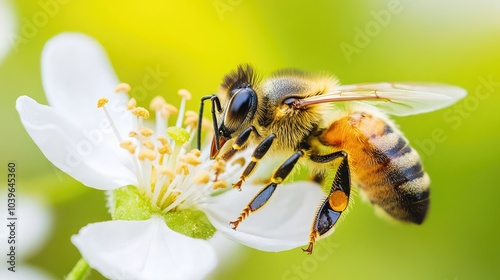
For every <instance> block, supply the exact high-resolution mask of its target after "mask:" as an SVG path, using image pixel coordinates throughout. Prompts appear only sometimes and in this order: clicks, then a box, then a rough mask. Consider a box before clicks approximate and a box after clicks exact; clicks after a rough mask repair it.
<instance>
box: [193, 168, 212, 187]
mask: <svg viewBox="0 0 500 280" xmlns="http://www.w3.org/2000/svg"><path fill="white" fill-rule="evenodd" d="M209 181H210V175H209V173H208V171H205V170H202V171H200V172H198V173H196V175H195V176H194V178H193V183H195V184H206V183H208V182H209Z"/></svg>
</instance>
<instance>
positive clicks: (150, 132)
mask: <svg viewBox="0 0 500 280" xmlns="http://www.w3.org/2000/svg"><path fill="white" fill-rule="evenodd" d="M139 133H140V134H141V135H142V136H146V137H149V136H151V135H153V133H154V132H153V130H152V129H150V128H147V127H143V128H141V129H139Z"/></svg>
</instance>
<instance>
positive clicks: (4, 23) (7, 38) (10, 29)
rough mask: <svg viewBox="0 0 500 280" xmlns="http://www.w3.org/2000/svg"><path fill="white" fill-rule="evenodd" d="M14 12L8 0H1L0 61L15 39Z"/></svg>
mask: <svg viewBox="0 0 500 280" xmlns="http://www.w3.org/2000/svg"><path fill="white" fill-rule="evenodd" d="M14 34H15V21H14V13H13V11H12V8H11V5H9V3H8V1H5V0H0V61H2V58H3V57H4V56H5V55H6V54H7V52H8V51H9V49H10V47H11V44H12V43H13V40H15V38H14V37H15V36H14Z"/></svg>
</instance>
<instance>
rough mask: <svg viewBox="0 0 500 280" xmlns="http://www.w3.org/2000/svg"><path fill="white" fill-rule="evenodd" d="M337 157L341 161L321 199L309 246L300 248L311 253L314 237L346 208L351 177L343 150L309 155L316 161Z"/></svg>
mask: <svg viewBox="0 0 500 280" xmlns="http://www.w3.org/2000/svg"><path fill="white" fill-rule="evenodd" d="M339 157H340V158H342V162H341V163H340V165H339V166H338V168H337V172H336V173H335V178H334V179H333V183H332V188H331V190H330V194H329V195H328V197H327V198H326V199H325V201H323V203H322V204H321V206H320V208H319V210H318V212H317V214H316V217H315V219H314V224H313V228H312V230H311V234H310V235H309V246H308V247H307V249H302V250H303V251H304V252H307V253H309V254H311V253H312V250H313V247H314V243H315V241H316V238H317V237H319V236H321V235H324V234H326V233H327V232H329V231H330V230H331V229H332V228H333V226H334V225H335V223H337V221H338V219H339V218H340V215H341V214H342V212H343V211H344V210H345V209H346V208H347V204H348V203H349V195H350V193H351V177H350V172H349V164H348V162H347V154H346V153H345V152H343V151H340V152H335V153H332V154H328V155H322V156H320V155H311V157H310V158H311V160H312V161H315V162H318V163H327V162H331V161H333V160H335V159H337V158H339Z"/></svg>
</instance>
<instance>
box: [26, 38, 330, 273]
mask: <svg viewBox="0 0 500 280" xmlns="http://www.w3.org/2000/svg"><path fill="white" fill-rule="evenodd" d="M42 75H43V77H42V78H43V85H44V88H45V92H46V96H47V99H48V102H49V104H50V105H51V106H50V107H49V106H45V105H40V104H38V103H37V102H36V101H34V100H33V99H31V98H29V97H26V96H21V97H19V98H18V100H17V110H18V112H19V115H20V117H21V121H22V123H23V125H24V126H25V128H26V130H27V131H28V133H29V134H30V136H31V137H32V138H33V140H34V141H35V143H36V144H37V145H38V146H39V148H40V149H41V151H42V152H43V153H44V155H45V156H46V157H47V158H48V159H49V160H50V161H51V162H52V163H53V164H54V165H56V166H57V167H58V168H60V169H61V170H63V171H64V172H66V173H68V174H69V175H71V176H72V177H74V178H75V179H77V180H79V181H80V182H82V183H83V184H84V185H86V186H89V187H93V188H97V189H101V190H108V191H110V192H109V193H110V195H109V198H110V199H109V201H110V203H109V206H110V212H111V214H112V216H113V219H114V220H113V221H107V222H101V223H94V224H90V225H87V226H86V227H84V228H83V229H82V230H81V231H80V232H79V234H78V235H75V236H74V237H73V238H72V241H73V243H74V244H75V245H76V246H77V247H78V249H79V250H80V252H81V253H82V255H83V257H84V258H85V259H86V260H87V261H88V263H89V264H90V266H91V267H92V268H95V269H97V270H99V271H100V272H101V273H102V274H103V275H105V276H106V277H109V278H113V279H116V278H119V279H124V278H125V279H127V278H131V279H136V278H141V279H144V278H146V279H151V278H162V277H164V276H165V275H168V276H169V277H171V278H183V279H192V278H202V277H204V276H205V275H206V274H207V273H208V272H209V271H210V270H212V269H213V267H214V266H215V265H216V257H215V253H214V250H213V248H212V247H211V246H210V245H209V243H208V242H207V241H206V240H204V239H207V238H209V237H210V236H211V235H212V234H213V232H214V228H213V227H212V225H213V226H215V228H216V229H217V230H220V231H221V232H222V233H224V234H225V235H227V236H229V237H230V238H232V239H235V240H237V241H239V242H241V243H243V244H245V245H248V246H251V247H254V248H257V249H261V250H266V251H281V250H288V249H291V248H295V247H298V246H301V245H304V244H306V243H307V242H308V236H309V231H310V226H311V223H312V219H313V217H314V214H315V211H316V209H317V206H318V203H319V202H320V201H321V199H322V198H324V194H323V192H322V190H321V189H320V188H319V187H318V186H317V185H315V184H313V183H308V182H299V183H292V184H288V185H286V186H283V187H279V188H278V190H277V191H276V193H275V194H274V196H273V199H272V201H271V202H270V203H268V205H267V206H266V207H265V208H264V209H262V210H260V211H258V212H256V213H255V214H253V215H252V216H251V217H249V218H248V219H247V220H245V221H244V222H243V223H242V224H241V225H240V226H239V227H238V230H237V231H234V230H232V229H231V228H230V226H229V221H231V220H234V219H235V218H236V217H237V216H238V215H239V213H240V212H241V211H242V209H243V208H244V207H245V206H246V204H247V203H248V202H249V201H250V200H251V198H252V197H253V196H254V195H255V194H256V193H257V192H258V191H259V190H260V188H261V187H262V186H252V185H248V184H245V185H243V191H241V192H238V191H236V190H232V189H231V190H228V191H220V190H214V189H216V188H217V187H218V186H219V187H220V186H224V185H225V184H224V182H225V181H228V182H234V181H236V179H237V178H238V176H239V175H240V174H241V172H242V168H241V164H233V163H231V162H229V163H228V164H227V165H226V169H227V170H226V171H225V172H224V173H221V174H220V176H219V180H220V181H218V182H217V183H215V185H214V182H213V181H212V180H209V178H213V176H211V175H213V174H209V170H210V169H211V166H212V165H213V162H211V161H209V160H208V150H206V151H203V152H202V153H200V152H199V151H197V150H192V151H188V148H187V146H188V144H189V143H190V141H191V139H192V138H193V135H194V133H195V129H194V123H195V122H194V121H193V120H197V118H196V116H195V114H193V113H191V114H190V115H189V114H188V117H187V118H186V122H187V123H188V124H187V127H186V128H180V126H181V125H182V117H183V115H184V110H185V102H186V100H187V99H189V96H188V93H187V92H186V91H180V94H181V95H182V96H183V101H182V103H181V106H180V109H179V110H180V112H179V119H178V120H177V123H176V126H175V127H170V128H168V129H166V128H167V118H168V116H170V115H171V114H172V113H174V112H173V111H174V109H173V108H172V107H171V106H169V105H167V104H166V102H165V101H164V100H163V99H162V98H155V99H154V100H153V101H152V103H151V107H152V109H153V110H154V111H155V114H156V124H155V127H156V128H155V131H156V132H154V131H153V130H152V129H149V128H146V127H145V126H144V119H145V118H147V116H148V114H149V112H148V111H147V110H146V109H144V108H141V107H136V106H135V103H134V100H131V101H129V100H128V97H127V95H126V94H125V93H119V94H116V93H115V88H116V85H117V84H118V79H117V77H116V76H115V74H114V72H113V70H112V67H111V66H110V65H109V62H108V60H107V57H106V55H105V53H104V51H103V50H102V48H101V47H100V46H99V45H98V44H97V43H96V42H95V41H93V40H92V39H91V38H89V37H86V36H84V35H81V34H74V33H65V34H61V35H59V36H57V37H55V38H53V39H52V40H51V41H50V42H49V43H47V45H46V47H45V49H44V52H43V54H42ZM118 89H121V90H123V91H127V90H128V89H127V88H126V86H125V85H123V84H121V85H120V86H119V87H118ZM119 91H120V90H119ZM97 100H100V102H99V106H100V107H102V108H97V106H96V103H97ZM106 101H108V102H107V104H105V103H106ZM127 106H128V108H129V109H130V110H126V107H127ZM167 131H168V133H167ZM167 134H168V135H167ZM182 138H183V139H182ZM249 152H251V151H248V152H246V154H245V153H242V154H241V155H240V156H241V157H245V156H246V157H248V156H249V154H248V153H249ZM238 159H240V157H237V158H235V160H234V162H240V161H238ZM124 186H129V187H126V188H123V187H124ZM200 210H201V211H200ZM205 214H206V215H207V217H208V219H209V220H210V223H209V222H207V221H206V218H204V217H205ZM165 221H167V224H168V226H167V224H166V223H165ZM172 229H174V230H175V231H174V230H172ZM179 232H180V233H179ZM193 237H196V238H193ZM200 238H201V239H200Z"/></svg>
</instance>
